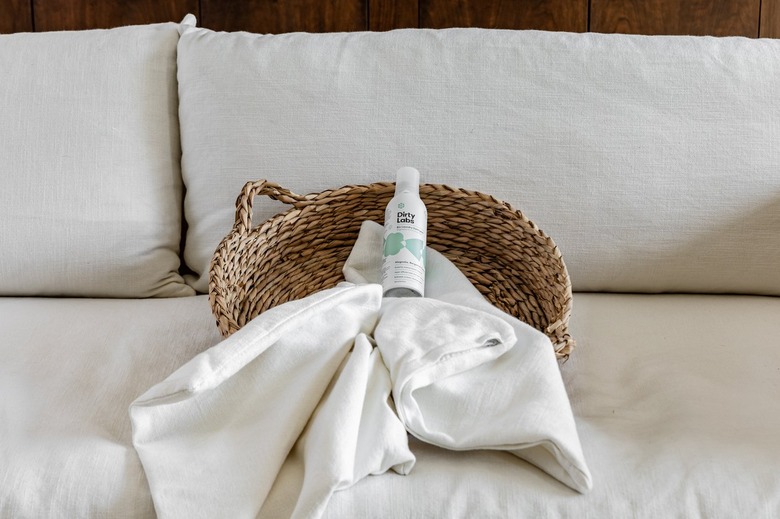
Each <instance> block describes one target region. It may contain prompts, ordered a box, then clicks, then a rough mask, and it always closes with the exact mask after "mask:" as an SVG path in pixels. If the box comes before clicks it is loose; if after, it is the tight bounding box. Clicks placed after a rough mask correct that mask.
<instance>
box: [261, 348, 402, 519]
mask: <svg viewBox="0 0 780 519" xmlns="http://www.w3.org/2000/svg"><path fill="white" fill-rule="evenodd" d="M390 391H391V387H390V376H389V374H388V372H387V368H386V367H385V364H384V362H383V360H382V355H381V353H380V352H379V350H378V349H376V348H374V347H373V346H372V344H371V342H370V341H369V338H368V337H367V336H366V335H364V334H360V335H358V336H357V337H356V338H355V345H354V348H353V351H352V352H351V353H350V354H349V356H348V357H347V360H345V366H344V368H343V370H341V371H339V372H338V373H336V376H335V377H334V378H333V380H332V381H331V387H330V388H329V389H328V391H327V392H326V394H325V396H323V401H322V403H320V405H319V406H318V407H317V410H316V411H315V413H314V414H313V416H312V417H311V420H310V422H309V424H308V425H307V426H306V429H305V430H304V432H303V434H302V435H301V437H300V439H299V440H298V442H297V443H296V447H295V451H294V454H293V456H295V457H297V458H298V459H300V460H302V464H301V465H302V467H303V469H304V473H303V475H302V476H303V477H301V478H300V481H301V485H302V488H301V491H300V495H299V497H298V499H297V501H296V504H295V509H294V510H293V512H292V514H291V515H290V517H292V518H300V519H306V518H309V519H314V518H316V517H320V516H321V515H322V513H323V512H324V510H325V507H326V506H327V504H328V501H329V500H330V497H331V495H332V494H333V492H335V491H339V490H344V489H347V488H349V487H351V486H352V485H354V484H355V483H357V482H358V481H359V480H361V479H363V478H364V477H366V476H368V475H379V474H384V473H385V472H387V471H388V470H389V469H393V471H395V472H397V473H399V474H404V475H406V474H408V473H409V471H410V470H411V469H412V467H413V466H414V460H415V458H414V454H412V452H411V451H410V450H409V442H408V440H407V437H406V429H404V426H403V424H402V423H401V422H400V421H399V420H398V417H397V416H396V414H395V411H394V408H393V407H392V401H391V400H390ZM260 516H261V517H270V518H273V517H286V516H287V515H280V514H279V513H278V511H275V510H272V509H270V507H269V508H268V509H266V508H264V509H263V511H262V513H261V514H260Z"/></svg>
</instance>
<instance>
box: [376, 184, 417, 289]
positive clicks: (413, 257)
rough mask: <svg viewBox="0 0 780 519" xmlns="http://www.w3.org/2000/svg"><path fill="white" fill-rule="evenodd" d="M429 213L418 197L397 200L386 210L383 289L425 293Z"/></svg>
mask: <svg viewBox="0 0 780 519" xmlns="http://www.w3.org/2000/svg"><path fill="white" fill-rule="evenodd" d="M427 222H428V212H427V210H426V208H425V204H423V203H422V200H420V199H419V198H418V197H416V196H415V195H411V194H410V195H407V194H402V195H399V196H396V197H395V198H393V200H391V201H390V203H389V204H388V205H387V209H386V210H385V232H384V246H383V250H382V289H383V291H384V292H387V291H388V290H391V289H394V288H407V289H410V290H413V291H415V292H417V293H419V294H420V295H421V296H422V295H424V292H425V241H426V233H427Z"/></svg>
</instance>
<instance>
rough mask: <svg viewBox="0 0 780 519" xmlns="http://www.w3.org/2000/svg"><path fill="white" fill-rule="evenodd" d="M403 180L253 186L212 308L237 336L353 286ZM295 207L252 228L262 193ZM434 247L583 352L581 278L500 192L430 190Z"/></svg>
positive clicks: (562, 352) (220, 262) (423, 193)
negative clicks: (369, 229) (350, 269)
mask: <svg viewBox="0 0 780 519" xmlns="http://www.w3.org/2000/svg"><path fill="white" fill-rule="evenodd" d="M394 193H395V184H393V183H384V182H383V183H375V184H368V185H348V186H344V187H341V188H338V189H333V190H326V191H323V192H321V193H311V194H308V195H296V194H295V193H292V192H291V191H289V190H287V189H284V188H282V187H280V186H279V185H278V184H275V183H272V182H268V181H265V180H258V181H256V182H248V183H247V184H246V185H245V186H244V188H243V189H242V191H241V194H240V195H239V196H238V199H237V200H236V220H235V224H234V225H233V229H232V230H231V231H230V233H229V234H228V235H227V236H225V238H224V239H223V240H222V242H221V243H220V245H219V247H218V248H217V250H216V252H215V253H214V257H213V258H212V260H211V266H210V269H209V302H210V304H211V309H212V311H213V313H214V316H215V317H216V320H217V326H218V328H219V330H220V332H221V333H222V335H223V336H225V337H227V336H229V335H231V334H232V333H234V332H236V331H237V330H239V329H240V328H241V327H242V326H244V325H245V324H246V323H247V322H249V321H250V320H252V319H253V318H254V317H256V316H257V315H259V314H260V313H262V312H263V311H265V310H268V309H269V308H272V307H274V306H277V305H280V304H282V303H285V302H287V301H291V300H295V299H300V298H303V297H305V296H307V295H310V294H312V293H314V292H317V291H319V290H323V289H326V288H331V287H333V286H335V285H336V284H337V283H339V282H340V281H343V275H342V271H341V269H342V266H343V265H344V262H345V261H346V259H347V257H348V256H349V253H350V251H351V250H352V247H353V246H354V244H355V241H356V240H357V236H358V232H359V230H360V226H361V223H362V222H363V221H364V220H373V221H375V222H377V223H380V224H381V223H382V221H383V219H384V210H385V206H386V205H387V203H388V202H389V201H390V199H391V198H392V197H393V195H394ZM260 195H262V196H266V197H270V198H272V199H274V200H279V201H281V202H283V203H285V204H289V205H290V206H291V207H290V208H289V209H287V210H286V211H284V212H282V213H280V214H278V215H276V216H274V217H273V218H270V219H269V220H266V221H265V222H263V223H262V224H260V225H258V226H255V227H253V226H252V204H253V201H254V199H255V197H256V196H260ZM420 197H421V198H422V200H423V202H424V203H425V205H426V207H427V209H428V243H427V244H428V246H429V247H431V248H433V249H435V250H437V251H439V252H440V253H442V254H443V255H444V256H445V257H447V258H448V259H449V260H450V261H452V262H453V263H454V264H455V265H456V266H457V267H458V268H459V269H460V270H461V272H463V273H464V274H465V275H466V277H468V279H469V280H470V281H471V282H472V283H473V284H474V286H475V287H476V288H477V289H478V290H479V291H480V292H481V293H482V294H483V295H484V296H485V297H486V298H487V300H488V301H490V302H491V303H492V304H493V305H495V306H496V307H498V308H499V309H501V310H503V311H505V312H507V313H509V314H511V315H513V316H515V317H517V318H518V319H520V320H522V321H524V322H526V323H528V324H530V325H531V326H533V327H535V328H536V329H538V330H540V331H542V332H543V333H545V334H546V335H547V336H548V337H550V339H551V341H552V343H553V347H554V348H555V353H556V356H557V357H558V358H565V357H567V356H568V355H569V353H570V352H571V349H572V347H573V346H574V340H573V339H572V337H571V336H570V335H569V332H568V325H569V316H570V315H571V305H572V294H571V282H570V279H569V275H568V272H567V270H566V265H565V264H564V262H563V258H562V257H561V253H560V251H559V250H558V247H557V246H556V245H555V243H554V242H553V240H552V238H550V237H549V236H547V235H546V234H544V233H543V232H542V231H541V230H540V229H539V228H538V227H537V226H536V225H535V224H534V223H533V222H531V221H530V220H529V219H528V218H526V217H525V216H524V215H523V214H522V213H521V212H520V211H518V210H516V209H514V208H512V206H510V205H509V204H507V203H505V202H502V201H499V200H497V199H495V198H494V197H492V196H490V195H486V194H483V193H479V192H476V191H469V190H466V189H458V188H452V187H449V186H446V185H440V184H422V185H421V186H420Z"/></svg>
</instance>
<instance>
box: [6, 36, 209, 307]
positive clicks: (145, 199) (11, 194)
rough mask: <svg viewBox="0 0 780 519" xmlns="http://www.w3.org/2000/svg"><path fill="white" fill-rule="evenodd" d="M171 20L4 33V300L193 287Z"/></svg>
mask: <svg viewBox="0 0 780 519" xmlns="http://www.w3.org/2000/svg"><path fill="white" fill-rule="evenodd" d="M178 27H179V26H178V24H157V25H149V26H136V27H123V28H118V29H112V30H91V31H78V32H51V33H36V34H12V35H3V36H0V71H2V72H0V114H2V116H0V178H2V189H0V240H1V241H2V243H1V245H0V295H16V296H27V295H66V296H93V297H149V296H179V295H189V294H192V293H194V291H193V290H192V289H191V288H190V287H189V286H187V285H186V284H185V283H184V280H183V279H182V278H181V276H180V275H179V272H178V271H179V264H180V262H179V247H180V242H181V204H182V196H183V194H182V183H181V170H180V153H181V147H180V143H179V128H178V117H177V110H178V97H177V91H176V44H177V41H178V37H179V33H178Z"/></svg>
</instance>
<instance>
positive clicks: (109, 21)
mask: <svg viewBox="0 0 780 519" xmlns="http://www.w3.org/2000/svg"><path fill="white" fill-rule="evenodd" d="M33 8H34V16H35V30H36V31H59V30H78V29H105V28H110V27H118V26H121V25H140V24H146V23H159V22H179V21H181V19H182V18H184V15H186V14H187V13H197V11H198V0H164V1H163V0H105V1H99V0H33Z"/></svg>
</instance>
